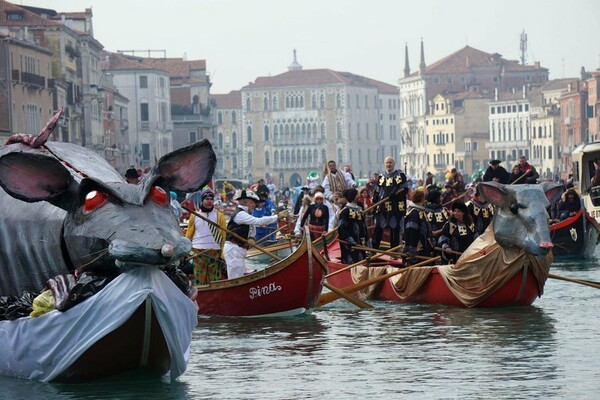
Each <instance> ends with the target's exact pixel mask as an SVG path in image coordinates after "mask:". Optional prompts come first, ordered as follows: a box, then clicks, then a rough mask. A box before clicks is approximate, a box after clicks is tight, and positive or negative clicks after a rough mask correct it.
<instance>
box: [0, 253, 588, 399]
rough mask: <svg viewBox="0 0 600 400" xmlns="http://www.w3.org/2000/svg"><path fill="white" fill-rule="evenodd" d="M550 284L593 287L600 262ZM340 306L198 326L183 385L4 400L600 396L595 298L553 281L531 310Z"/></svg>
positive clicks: (48, 392)
mask: <svg viewBox="0 0 600 400" xmlns="http://www.w3.org/2000/svg"><path fill="white" fill-rule="evenodd" d="M552 272H554V273H557V274H561V275H566V276H572V277H576V278H581V279H588V280H594V281H600V269H599V268H598V265H597V262H591V263H579V262H575V263H572V262H561V263H556V264H554V265H553V266H552ZM372 304H373V305H374V306H375V307H374V308H373V309H365V310H359V309H357V308H356V307H355V306H354V305H352V304H350V303H348V302H345V301H343V300H339V301H336V302H333V303H331V304H328V305H327V306H325V307H323V308H321V309H317V310H315V311H313V313H312V314H310V315H303V316H299V317H291V318H261V319H244V318H226V317H201V318H200V319H199V321H198V327H197V328H196V330H195V331H194V335H193V342H192V348H191V358H190V363H189V367H188V371H187V372H186V373H185V374H184V376H183V377H181V378H180V381H179V382H175V383H170V382H165V381H162V382H161V381H157V380H155V379H150V378H148V377H145V376H140V375H129V376H126V377H122V378H120V379H113V380H104V381H100V382H94V383H90V384H86V385H49V384H41V383H35V382H28V381H23V380H18V379H10V378H0V398H2V399H4V398H7V399H8V398H10V399H28V400H31V399H37V398H48V399H98V398H101V399H108V398H111V399H113V398H114V399H139V398H142V399H143V398H148V399H153V398H164V399H198V398H206V399H217V398H218V399H257V398H261V399H297V398H302V399H304V398H326V399H329V398H336V399H355V398H375V399H380V398H418V399H421V398H469V399H472V398H494V399H498V398H500V399H514V398H540V399H593V398H597V397H598V396H597V393H598V391H600V357H598V356H597V355H598V354H600V345H599V344H598V340H597V332H598V330H600V323H599V322H598V309H600V290H598V289H594V288H589V287H585V286H581V285H577V284H574V283H570V282H564V281H558V280H552V279H550V280H548V282H547V283H546V287H545V293H544V295H543V296H542V298H541V299H538V300H537V301H536V302H535V303H534V305H533V306H530V307H518V308H501V309H461V308H448V307H441V306H431V305H426V306H425V305H402V304H395V303H388V302H372Z"/></svg>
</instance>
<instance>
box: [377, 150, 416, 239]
mask: <svg viewBox="0 0 600 400" xmlns="http://www.w3.org/2000/svg"><path fill="white" fill-rule="evenodd" d="M383 163H384V165H385V172H384V173H383V174H382V175H380V176H379V180H378V181H377V186H376V187H375V195H374V197H373V202H374V203H378V202H379V201H380V200H383V199H386V200H385V201H384V202H383V204H380V205H378V206H377V207H376V208H375V232H374V235H373V248H375V249H378V248H379V244H380V243H381V238H382V237H383V231H384V230H385V229H389V230H390V246H391V247H396V246H398V245H399V244H400V241H401V240H402V229H403V225H404V216H405V215H406V198H407V196H408V194H409V193H408V191H409V186H408V182H407V179H406V175H405V174H404V172H402V170H400V169H396V161H394V159H393V158H392V157H389V156H388V157H386V158H385V160H384V161H383Z"/></svg>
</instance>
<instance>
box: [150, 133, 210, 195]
mask: <svg viewBox="0 0 600 400" xmlns="http://www.w3.org/2000/svg"><path fill="white" fill-rule="evenodd" d="M216 165H217V156H216V155H215V152H214V151H213V148H212V146H211V144H210V142H209V141H208V140H207V139H203V140H202V141H200V142H196V143H194V144H192V145H190V146H187V147H184V148H181V149H179V150H175V151H173V152H171V153H169V154H167V155H165V156H163V157H162V158H161V159H160V160H159V161H158V163H157V164H156V165H155V166H154V168H153V169H152V171H151V172H150V175H149V176H148V178H147V180H148V181H156V184H158V185H160V186H161V187H163V188H164V189H167V190H177V191H180V192H195V191H197V190H198V189H200V188H202V187H204V186H205V185H206V184H207V183H208V182H209V181H210V180H211V179H212V176H213V174H214V172H215V167H216Z"/></svg>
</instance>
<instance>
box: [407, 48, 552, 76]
mask: <svg viewBox="0 0 600 400" xmlns="http://www.w3.org/2000/svg"><path fill="white" fill-rule="evenodd" d="M494 66H496V67H498V68H501V67H504V71H506V72H508V71H527V70H532V71H533V70H546V68H542V67H539V66H532V65H521V64H519V62H518V61H516V60H506V59H504V58H502V56H501V55H500V54H498V53H494V54H490V53H486V52H485V51H481V50H478V49H475V48H473V47H470V46H465V47H463V48H462V49H460V50H458V51H456V52H454V53H452V54H450V55H448V56H446V57H444V58H442V59H441V60H438V61H436V62H435V63H433V64H431V65H429V66H427V67H426V73H427V74H451V73H469V72H471V71H472V70H473V69H478V68H490V67H494ZM418 74H419V73H418V72H415V73H413V74H411V76H413V75H418Z"/></svg>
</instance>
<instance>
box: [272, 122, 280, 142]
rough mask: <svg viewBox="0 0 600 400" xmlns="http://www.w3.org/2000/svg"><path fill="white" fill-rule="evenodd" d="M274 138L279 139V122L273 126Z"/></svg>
mask: <svg viewBox="0 0 600 400" xmlns="http://www.w3.org/2000/svg"><path fill="white" fill-rule="evenodd" d="M273 139H275V141H277V140H278V139H279V125H277V124H275V126H274V127H273Z"/></svg>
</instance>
